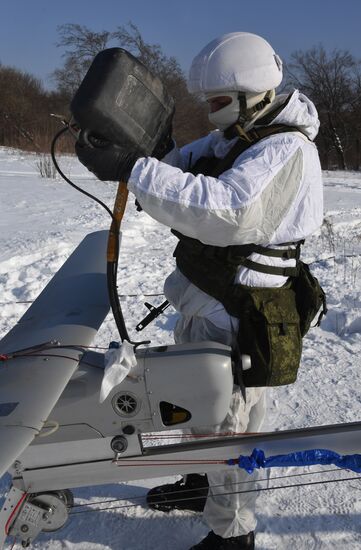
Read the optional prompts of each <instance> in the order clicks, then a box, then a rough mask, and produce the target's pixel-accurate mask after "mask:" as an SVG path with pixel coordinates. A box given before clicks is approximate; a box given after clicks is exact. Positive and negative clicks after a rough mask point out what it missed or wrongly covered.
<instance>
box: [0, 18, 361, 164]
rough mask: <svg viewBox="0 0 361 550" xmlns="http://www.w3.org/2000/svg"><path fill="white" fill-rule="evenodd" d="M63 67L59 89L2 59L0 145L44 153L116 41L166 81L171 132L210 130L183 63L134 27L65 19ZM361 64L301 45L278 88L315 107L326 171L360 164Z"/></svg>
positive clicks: (68, 148)
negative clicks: (100, 26)
mask: <svg viewBox="0 0 361 550" xmlns="http://www.w3.org/2000/svg"><path fill="white" fill-rule="evenodd" d="M57 45H58V47H59V48H62V50H63V60H64V62H63V66H62V67H60V68H58V69H56V70H54V72H53V75H52V77H53V81H54V85H55V86H54V89H53V90H52V91H49V90H46V89H45V88H44V86H43V85H42V83H41V81H40V80H38V79H37V78H35V77H34V76H32V75H31V74H29V73H26V72H23V71H20V70H18V69H16V67H9V66H5V65H1V64H0V146H1V145H3V146H7V147H16V148H20V149H24V150H29V151H36V152H39V153H40V152H41V153H46V152H48V151H49V149H50V143H51V140H52V138H53V136H54V134H55V133H56V132H57V131H58V130H59V129H60V127H61V126H60V124H61V122H60V120H59V119H58V118H56V117H54V116H51V115H60V117H62V118H64V119H69V116H70V114H69V104H70V101H71V98H72V97H73V95H74V93H75V91H76V90H77V88H78V86H79V84H80V82H81V81H82V79H83V77H84V74H85V73H86V71H87V69H88V67H89V65H90V63H91V61H92V60H93V58H94V56H95V55H96V54H97V53H98V52H99V51H101V50H103V49H105V48H108V47H113V46H119V47H122V48H125V49H126V50H128V51H129V52H131V53H132V54H133V55H135V56H136V57H137V58H138V59H139V60H140V61H141V62H142V63H144V65H146V66H147V67H148V68H149V69H150V70H151V71H152V72H153V73H154V74H157V75H158V76H159V77H160V78H161V80H162V81H163V82H164V84H165V85H166V86H167V88H168V90H169V92H170V94H171V95H172V96H173V97H174V99H175V103H176V114H175V118H174V125H173V131H174V133H173V135H174V137H175V139H176V141H177V143H178V145H184V144H185V143H187V142H189V141H192V140H194V139H197V138H198V137H201V136H202V135H204V134H206V133H207V132H208V131H209V130H210V129H211V126H210V124H209V122H208V118H207V107H206V105H205V104H204V103H202V102H201V101H200V100H199V99H198V98H196V97H194V96H192V95H191V94H190V93H189V92H188V91H187V84H186V76H185V74H184V73H183V71H182V69H181V67H180V65H179V63H178V61H177V60H176V59H175V58H174V57H168V56H167V55H166V54H165V53H164V52H163V50H162V48H161V46H160V45H158V44H147V43H146V42H144V40H143V38H142V36H141V33H140V31H139V29H138V28H137V26H136V25H134V24H133V23H129V24H128V25H127V26H124V27H117V28H116V30H115V31H112V32H110V31H102V32H95V31H92V30H91V29H89V28H88V27H85V26H82V25H77V24H72V23H69V24H66V25H62V26H60V27H58V44H57ZM360 67H361V63H360V61H359V60H357V59H355V58H354V56H353V55H351V53H350V52H348V51H345V50H338V49H336V50H333V51H332V52H326V51H325V49H324V48H323V46H322V45H318V46H315V47H313V48H311V49H309V50H307V51H296V52H294V53H293V54H292V55H291V57H290V59H289V60H288V61H287V63H285V78H284V84H283V86H282V89H279V90H278V92H287V91H291V90H292V89H293V88H297V89H299V90H300V91H301V92H303V93H305V94H306V95H307V96H308V97H309V98H310V99H311V100H312V101H313V102H314V103H315V105H316V108H317V110H318V113H319V117H320V121H321V127H320V132H319V134H318V136H317V138H316V144H317V146H318V149H319V152H320V157H321V163H322V167H323V169H326V170H334V169H349V170H360V168H361V142H360V139H361V70H360ZM60 147H61V149H62V151H64V152H73V151H74V140H73V139H72V138H71V136H68V137H66V138H64V139H62V141H61V145H60Z"/></svg>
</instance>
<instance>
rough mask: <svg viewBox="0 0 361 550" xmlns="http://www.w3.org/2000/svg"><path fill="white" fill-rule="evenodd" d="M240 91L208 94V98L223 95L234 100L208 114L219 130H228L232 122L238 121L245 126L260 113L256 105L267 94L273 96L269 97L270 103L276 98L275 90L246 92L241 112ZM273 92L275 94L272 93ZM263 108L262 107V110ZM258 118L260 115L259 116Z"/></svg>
mask: <svg viewBox="0 0 361 550" xmlns="http://www.w3.org/2000/svg"><path fill="white" fill-rule="evenodd" d="M239 94H240V92H224V93H223V94H222V92H218V93H216V94H215V93H212V94H207V95H206V99H211V98H213V97H219V96H221V95H224V96H227V97H230V98H231V99H232V101H231V102H230V103H229V104H228V105H226V106H225V107H223V108H222V109H219V110H218V111H215V112H214V113H209V114H208V119H209V121H210V122H211V123H212V124H214V126H216V127H217V128H219V130H226V129H227V128H228V127H229V126H232V124H235V123H236V122H239V124H240V125H241V126H242V127H243V126H245V125H247V124H249V123H250V121H252V120H253V118H255V117H256V116H257V115H258V112H259V111H258V109H256V108H255V107H256V105H259V104H260V102H262V100H263V99H264V98H265V96H266V95H270V96H272V97H271V98H270V99H269V103H271V101H272V100H273V99H274V91H273V90H272V92H269V93H268V94H267V93H266V92H261V93H246V94H244V95H243V98H244V99H243V101H244V103H243V110H242V113H241V107H240V97H239ZM272 94H273V95H272ZM262 110H263V109H261V111H260V112H262ZM257 118H258V116H257Z"/></svg>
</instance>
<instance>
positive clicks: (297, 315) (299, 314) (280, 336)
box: [172, 125, 327, 387]
mask: <svg viewBox="0 0 361 550" xmlns="http://www.w3.org/2000/svg"><path fill="white" fill-rule="evenodd" d="M236 130H237V128H236ZM238 130H239V128H238ZM283 132H299V129H298V128H296V127H290V126H284V125H274V126H268V127H265V128H260V129H257V130H255V129H253V130H251V131H250V132H249V133H248V134H244V132H243V131H242V130H241V132H240V134H241V135H240V136H239V139H238V140H237V142H236V143H235V145H234V146H233V147H232V148H231V150H230V151H229V153H228V154H227V155H226V156H225V157H224V158H223V159H217V158H215V157H211V158H208V157H207V158H206V157H202V158H200V159H199V160H198V161H197V162H196V163H195V164H194V166H193V167H192V168H191V169H190V170H189V171H190V172H192V173H193V174H194V175H197V174H199V173H202V174H204V175H209V176H213V177H218V176H219V175H220V174H222V173H223V172H225V171H226V170H228V169H229V168H231V167H232V165H233V163H234V162H235V160H236V158H237V157H238V156H239V155H240V154H241V153H242V152H243V151H245V150H246V149H248V148H249V147H251V146H252V145H254V144H255V143H257V142H258V141H259V140H261V139H263V138H264V137H267V136H270V135H274V134H278V133H283ZM231 137H232V136H231ZM172 232H173V234H174V235H176V237H177V238H178V239H179V243H178V245H177V247H176V249H175V251H174V256H175V258H176V263H177V267H178V269H179V270H180V271H181V272H182V273H183V274H184V275H185V276H186V277H187V278H188V279H189V280H190V281H191V282H192V283H193V284H195V285H196V286H197V287H198V288H200V289H201V290H203V291H204V292H206V293H207V294H209V295H210V296H212V297H214V298H215V299H217V300H218V301H219V302H221V303H222V304H223V306H224V307H225V309H226V311H227V312H228V313H229V314H230V315H232V316H234V317H237V318H238V319H239V331H238V334H237V335H236V337H235V338H234V342H233V353H234V365H235V368H236V372H235V378H236V383H238V384H239V385H240V386H241V387H243V386H246V387H255V386H278V385H284V384H290V383H292V382H294V381H295V380H296V377H297V370H298V367H299V363H300V358H301V349H302V336H304V334H306V332H307V331H308V329H309V327H310V325H311V322H312V320H313V318H314V317H315V315H316V313H317V312H318V310H319V309H320V307H321V306H322V305H323V313H326V311H327V310H326V303H325V294H324V292H323V290H322V288H321V287H320V285H319V283H318V281H317V279H315V277H313V276H312V275H311V273H310V271H309V268H308V266H307V265H306V264H303V262H301V261H300V259H299V258H300V247H301V244H303V242H304V241H299V242H295V243H280V245H279V246H282V247H286V248H282V249H279V248H278V249H276V248H268V247H264V246H261V245H258V244H253V243H250V244H245V245H233V246H225V247H220V246H212V245H206V244H204V243H202V242H201V241H199V240H197V239H193V238H190V237H187V236H185V235H182V234H181V233H179V232H178V231H175V230H172ZM254 252H256V253H258V254H260V255H263V256H269V257H276V258H284V259H290V258H293V259H295V260H296V267H284V268H283V267H277V266H269V265H264V264H261V263H258V262H254V261H252V260H250V259H249V256H250V255H251V254H252V253H254ZM239 266H245V267H247V268H248V269H252V270H255V271H259V272H262V273H268V274H274V275H283V276H285V277H288V278H290V279H289V280H288V281H287V283H286V284H285V285H284V286H283V287H281V288H253V287H247V286H244V285H240V284H234V281H235V277H236V274H237V271H238V268H239ZM321 316H322V314H321ZM321 316H320V318H319V322H320V319H321ZM242 356H243V357H244V356H249V357H250V359H251V368H249V369H247V370H244V369H243V367H242V359H241V357H242Z"/></svg>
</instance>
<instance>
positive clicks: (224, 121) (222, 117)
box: [206, 92, 239, 130]
mask: <svg viewBox="0 0 361 550" xmlns="http://www.w3.org/2000/svg"><path fill="white" fill-rule="evenodd" d="M221 95H223V96H227V97H230V98H231V99H232V101H231V102H230V103H229V104H228V105H226V106H225V107H222V109H219V110H218V111H215V112H214V113H209V114H208V120H209V122H210V123H211V124H213V125H214V126H216V128H219V130H225V129H226V128H228V127H229V126H231V125H232V124H234V123H235V122H237V120H238V119H239V101H238V92H227V93H221V92H219V93H212V94H207V95H206V99H212V98H213V97H219V96H221Z"/></svg>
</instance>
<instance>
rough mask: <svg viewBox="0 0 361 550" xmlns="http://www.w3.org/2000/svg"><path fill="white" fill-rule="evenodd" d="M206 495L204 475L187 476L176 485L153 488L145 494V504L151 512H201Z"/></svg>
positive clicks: (206, 480)
mask: <svg viewBox="0 0 361 550" xmlns="http://www.w3.org/2000/svg"><path fill="white" fill-rule="evenodd" d="M207 494H208V479H207V476H206V475H201V474H188V475H187V476H186V477H185V478H182V479H181V480H179V481H177V482H176V483H168V484H166V485H159V486H158V487H154V488H153V489H151V490H150V491H149V492H148V494H147V504H148V506H149V508H151V509H152V510H160V511H161V512H170V511H171V510H191V511H192V512H203V510H204V506H205V503H206V499H207Z"/></svg>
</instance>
